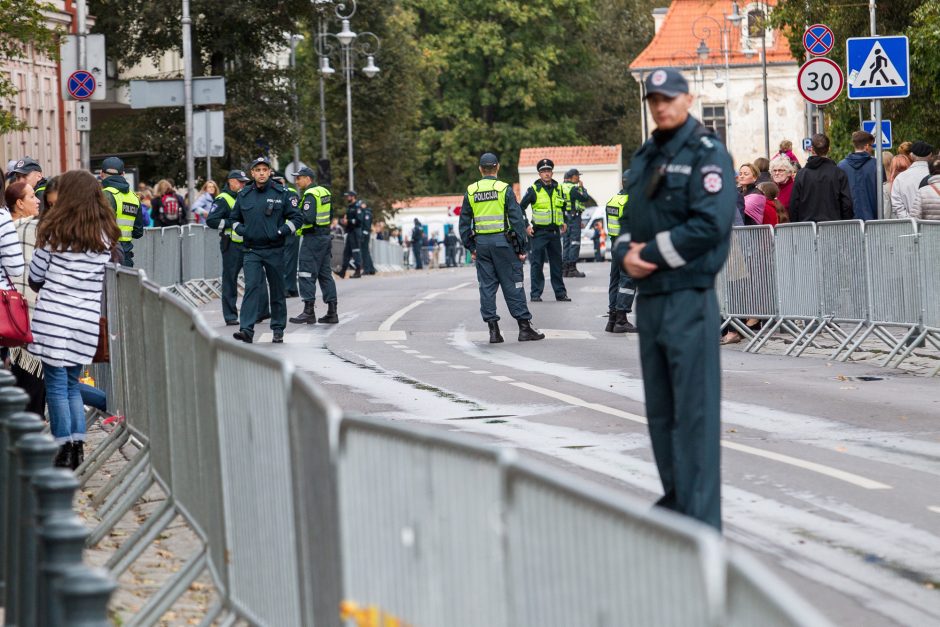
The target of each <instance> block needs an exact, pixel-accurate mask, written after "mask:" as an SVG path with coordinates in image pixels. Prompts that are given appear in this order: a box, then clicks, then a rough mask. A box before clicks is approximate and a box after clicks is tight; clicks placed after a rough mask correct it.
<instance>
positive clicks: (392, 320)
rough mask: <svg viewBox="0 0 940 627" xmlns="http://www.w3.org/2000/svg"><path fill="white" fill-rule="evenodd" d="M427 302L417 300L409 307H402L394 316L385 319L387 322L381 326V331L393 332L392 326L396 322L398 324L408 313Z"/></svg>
mask: <svg viewBox="0 0 940 627" xmlns="http://www.w3.org/2000/svg"><path fill="white" fill-rule="evenodd" d="M425 302H427V301H425V300H416V301H415V302H413V303H411V304H410V305H408V306H407V307H402V308H401V309H399V310H398V311H396V312H395V313H393V314H392V315H390V316H389V317H388V318H386V319H385V322H383V323H382V324H380V325H379V331H391V330H392V325H393V324H395V323H396V322H398V320H399V319H400V318H401V317H402V316H404V315H405V314H406V313H408V312H409V311H411V310H412V309H414V308H415V307H417V306H419V305H423V304H424V303H425Z"/></svg>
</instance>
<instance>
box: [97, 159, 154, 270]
mask: <svg viewBox="0 0 940 627" xmlns="http://www.w3.org/2000/svg"><path fill="white" fill-rule="evenodd" d="M101 187H102V189H103V190H104V196H105V198H107V200H108V204H110V205H111V208H112V209H114V213H115V215H116V216H117V223H118V228H120V229H121V241H120V244H121V250H123V251H124V260H123V261H122V262H121V263H122V264H123V265H125V266H127V267H128V268H133V267H134V242H133V240H135V239H140V238H141V237H143V236H144V214H143V212H142V211H141V210H140V199H139V198H137V194H135V193H134V192H132V191H131V188H130V185H129V184H128V183H127V179H125V178H124V162H123V161H121V160H120V159H119V158H117V157H108V158H106V159H105V160H104V161H102V162H101Z"/></svg>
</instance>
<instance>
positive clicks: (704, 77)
mask: <svg viewBox="0 0 940 627" xmlns="http://www.w3.org/2000/svg"><path fill="white" fill-rule="evenodd" d="M776 4H777V0H761V1H760V2H756V1H753V2H748V1H746V0H745V1H743V2H736V1H733V0H672V3H671V4H670V5H669V8H668V9H655V10H654V11H653V17H654V19H655V21H656V34H655V36H654V37H653V40H652V41H651V42H650V44H649V45H648V46H647V47H646V49H645V50H643V52H641V53H640V54H639V56H637V57H636V58H635V59H634V60H633V62H632V63H631V64H630V71H631V73H632V74H633V76H634V78H636V80H637V81H638V82H640V84H641V86H642V83H643V80H644V79H645V78H646V77H647V76H648V75H649V74H650V72H652V71H654V70H655V69H657V68H661V67H673V68H676V69H679V70H680V71H682V73H683V75H684V76H685V77H686V79H687V80H688V81H689V88H690V91H691V92H692V93H693V94H694V95H695V100H696V102H695V105H694V106H693V111H692V113H693V115H695V116H696V117H697V118H699V119H700V120H702V121H703V122H704V123H705V124H706V125H707V126H710V127H712V128H713V129H715V131H716V133H718V135H719V136H720V137H722V139H723V140H724V141H725V143H726V144H727V146H728V148H729V150H730V151H731V153H732V156H734V158H735V163H736V164H737V163H741V162H745V161H753V160H754V159H755V158H757V157H760V156H768V155H765V154H764V153H765V141H764V94H763V74H762V69H763V64H762V58H761V57H762V52H763V50H764V44H765V43H766V67H767V118H768V124H767V130H768V136H769V144H770V154H771V155H773V154H775V153H776V151H777V148H778V146H779V144H780V141H781V140H784V139H789V140H790V141H792V142H793V144H794V146H799V145H800V140H801V139H802V138H803V137H804V136H806V135H807V134H808V131H807V128H806V107H805V102H804V100H803V99H802V97H801V96H800V94H799V90H798V89H797V78H796V77H797V72H798V71H799V65H798V64H797V62H796V59H794V58H793V55H792V54H791V53H790V48H789V44H788V42H787V40H786V37H784V36H783V34H782V33H781V32H780V31H778V30H774V29H767V30H766V31H765V32H763V33H762V29H761V21H762V16H763V12H764V11H768V12H770V11H773V7H774V6H775V5H776ZM762 34H763V35H765V36H766V40H765V39H764V37H762ZM643 111H644V116H643V120H642V123H643V131H644V135H647V134H648V133H649V131H650V130H651V129H652V128H653V124H652V120H651V119H650V118H649V116H648V112H647V110H646V107H643Z"/></svg>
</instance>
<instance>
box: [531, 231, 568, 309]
mask: <svg viewBox="0 0 940 627" xmlns="http://www.w3.org/2000/svg"><path fill="white" fill-rule="evenodd" d="M529 241H530V242H531V243H532V252H531V254H530V257H529V259H530V260H531V261H530V264H531V268H532V277H531V278H532V294H531V296H532V298H538V297H540V296H541V295H542V290H544V289H545V275H544V274H543V273H542V264H544V263H545V260H546V258H548V272H549V275H550V276H551V281H552V290H554V291H555V298H561V297H562V296H567V295H568V291H567V290H566V289H565V281H564V279H562V278H561V238H560V237H559V235H558V231H554V230H550V229H537V230H536V231H535V235H534V236H533V237H531V238H529Z"/></svg>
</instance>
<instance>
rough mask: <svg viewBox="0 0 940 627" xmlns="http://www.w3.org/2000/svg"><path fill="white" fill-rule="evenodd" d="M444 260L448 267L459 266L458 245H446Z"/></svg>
mask: <svg viewBox="0 0 940 627" xmlns="http://www.w3.org/2000/svg"><path fill="white" fill-rule="evenodd" d="M444 262H445V264H446V265H447V267H448V268H454V267H456V266H457V247H456V246H454V245H450V246H444Z"/></svg>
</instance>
